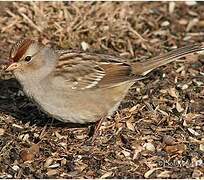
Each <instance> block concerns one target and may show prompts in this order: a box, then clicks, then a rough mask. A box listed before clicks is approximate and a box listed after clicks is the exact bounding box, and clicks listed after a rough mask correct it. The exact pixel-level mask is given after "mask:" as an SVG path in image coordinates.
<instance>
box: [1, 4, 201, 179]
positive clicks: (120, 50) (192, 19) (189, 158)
mask: <svg viewBox="0 0 204 180" xmlns="http://www.w3.org/2000/svg"><path fill="white" fill-rule="evenodd" d="M0 5H1V12H0V24H1V28H0V31H1V34H0V45H1V48H0V53H1V55H0V58H1V59H6V58H7V57H8V56H9V50H10V48H11V46H12V44H13V43H14V42H15V41H16V40H18V39H19V38H21V37H35V38H37V39H39V40H41V41H42V42H43V43H45V44H47V45H48V46H52V47H54V48H59V47H60V48H72V49H82V50H86V51H93V52H103V53H109V54H117V55H119V56H123V57H125V58H127V59H128V60H129V61H133V60H134V61H136V60H137V61H143V60H146V59H148V58H150V57H153V56H156V55H159V54H162V53H164V52H166V51H169V50H171V49H173V48H176V47H181V46H184V45H187V44H190V43H195V42H202V41H204V32H203V28H204V13H203V12H204V5H203V3H202V2H199V3H198V2H197V3H195V2H193V4H192V3H191V4H189V3H185V2H151V3H150V2H104V3H102V2H86V3H85V2H84V3H83V2H9V3H8V2H0ZM1 61H2V60H1ZM203 64H204V58H203V56H202V55H199V56H198V55H194V56H188V57H187V58H186V59H182V60H179V61H177V62H174V63H171V64H169V65H167V66H163V67H161V68H158V69H156V70H154V71H153V72H151V73H149V74H148V75H147V78H146V79H143V80H141V81H139V82H136V83H135V85H134V86H133V87H132V88H131V90H130V92H129V94H128V95H127V97H126V98H125V99H124V101H123V102H122V104H121V106H120V108H119V110H118V111H117V112H116V113H115V115H114V116H113V117H112V118H111V119H107V120H105V121H104V123H103V124H102V126H101V128H100V133H99V136H98V137H97V139H96V141H95V144H94V145H90V143H89V141H88V138H89V134H90V132H92V130H91V129H92V128H90V127H91V126H92V125H84V126H80V125H73V124H63V123H60V122H59V121H57V120H54V121H53V119H51V118H49V117H48V116H47V115H46V114H44V113H43V112H41V111H40V110H38V109H37V108H36V106H35V104H33V103H32V102H31V101H30V100H29V99H28V98H27V97H26V96H25V95H24V93H23V91H22V88H21V87H20V85H19V84H18V83H17V82H16V81H15V80H14V79H13V76H12V75H11V74H9V73H5V72H4V71H3V68H4V66H3V65H2V66H1V69H0V178H198V177H199V178H201V177H204V162H203V161H204V160H203V159H204V126H203V125H204V108H203V107H204V88H203V86H204V82H203V78H204V68H203ZM84 108H86V107H84Z"/></svg>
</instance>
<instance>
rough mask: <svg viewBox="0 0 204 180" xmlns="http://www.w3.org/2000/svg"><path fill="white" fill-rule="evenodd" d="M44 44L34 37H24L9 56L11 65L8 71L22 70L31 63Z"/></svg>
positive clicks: (14, 46)
mask: <svg viewBox="0 0 204 180" xmlns="http://www.w3.org/2000/svg"><path fill="white" fill-rule="evenodd" d="M42 47H43V45H41V44H40V43H38V42H37V41H34V40H32V39H22V40H19V41H17V42H16V43H15V44H14V45H13V47H12V49H11V51H10V56H9V63H10V64H9V66H8V67H7V69H6V71H15V70H20V69H22V68H24V67H26V66H28V67H29V64H30V65H31V64H32V63H31V62H32V60H33V58H34V57H35V56H36V55H37V54H38V53H39V51H40V50H41V48H42Z"/></svg>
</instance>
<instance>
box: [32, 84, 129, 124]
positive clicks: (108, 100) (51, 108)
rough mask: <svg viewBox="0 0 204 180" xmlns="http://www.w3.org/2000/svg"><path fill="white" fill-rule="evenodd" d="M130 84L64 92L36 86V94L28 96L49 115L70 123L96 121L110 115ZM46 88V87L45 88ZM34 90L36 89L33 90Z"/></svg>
mask: <svg viewBox="0 0 204 180" xmlns="http://www.w3.org/2000/svg"><path fill="white" fill-rule="evenodd" d="M130 86H131V85H130V84H128V85H127V84H124V86H120V87H114V89H97V90H91V91H84V92H81V91H74V92H71V93H70V92H66V91H63V90H58V91H53V89H52V90H51V91H49V90H47V91H45V90H43V89H42V88H38V91H37V92H38V95H35V94H33V93H32V92H31V93H30V96H32V98H33V99H34V101H35V102H36V103H37V104H38V105H39V106H40V107H41V109H42V110H43V111H45V112H46V113H48V114H49V115H50V116H52V117H54V118H56V119H58V120H60V121H63V122H72V123H82V124H83V123H88V122H96V121H98V120H100V118H102V117H104V116H111V115H112V114H113V113H114V111H115V110H117V108H118V106H119V104H120V102H121V100H122V99H123V98H124V96H125V95H126V93H127V91H128V89H129V88H130ZM46 89H48V88H46ZM35 92H36V91H35Z"/></svg>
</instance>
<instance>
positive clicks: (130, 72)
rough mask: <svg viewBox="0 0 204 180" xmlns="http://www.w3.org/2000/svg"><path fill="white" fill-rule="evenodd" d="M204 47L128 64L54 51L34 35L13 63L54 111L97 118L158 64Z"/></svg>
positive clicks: (63, 117) (80, 119)
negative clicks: (34, 38) (141, 76)
mask: <svg viewBox="0 0 204 180" xmlns="http://www.w3.org/2000/svg"><path fill="white" fill-rule="evenodd" d="M203 50H204V44H202V43H197V44H192V45H188V46H185V47H182V48H178V49H175V50H173V51H170V52H168V53H166V54H164V55H160V56H157V57H154V58H151V59H149V60H147V61H145V62H136V63H131V62H129V63H127V62H126V59H123V58H121V57H116V56H111V55H107V54H97V53H89V52H83V51H76V50H54V49H52V48H49V47H46V46H45V45H43V44H41V43H39V42H37V41H34V40H32V39H23V40H20V41H18V42H17V43H16V44H15V45H13V48H12V49H11V51H10V57H9V62H10V64H9V66H8V67H7V69H6V70H7V71H11V72H12V73H13V74H14V76H15V78H16V79H17V80H18V81H19V82H20V84H21V85H22V87H23V90H24V92H25V93H26V94H27V96H29V97H30V98H31V99H33V100H34V101H35V102H36V103H37V105H38V106H39V107H40V108H41V109H42V110H43V111H45V112H46V113H48V114H49V115H50V116H52V117H54V118H57V119H58V120H60V121H63V122H72V123H88V122H97V121H98V125H97V127H96V129H95V134H94V137H93V140H94V138H95V137H96V132H97V131H98V129H99V127H100V124H101V122H102V120H103V119H104V118H106V117H109V116H111V115H112V114H113V113H114V111H116V110H117V108H118V106H119V105H120V102H121V101H122V99H123V98H124V97H125V95H126V94H127V92H128V90H129V88H130V87H131V86H132V85H133V84H134V83H135V81H137V80H139V79H140V78H139V76H140V75H146V74H147V73H149V72H150V71H152V70H154V69H155V68H157V67H160V66H163V65H165V64H168V63H170V62H172V61H175V60H177V59H179V58H181V57H184V56H186V55H188V54H191V53H196V52H199V51H203Z"/></svg>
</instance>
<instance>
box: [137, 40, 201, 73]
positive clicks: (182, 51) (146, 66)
mask: <svg viewBox="0 0 204 180" xmlns="http://www.w3.org/2000/svg"><path fill="white" fill-rule="evenodd" d="M200 51H204V44H203V43H200V44H194V45H188V46H185V47H182V48H178V49H175V50H173V51H170V52H168V53H166V54H164V55H160V56H157V57H154V58H151V59H149V60H148V61H146V62H140V63H139V62H138V63H135V66H134V67H135V69H134V72H135V74H139V75H146V74H148V73H149V72H150V71H152V70H154V69H155V68H157V67H160V66H163V65H165V64H168V63H170V62H173V61H175V60H177V59H179V58H182V57H185V56H186V55H189V54H192V53H196V52H200Z"/></svg>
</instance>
